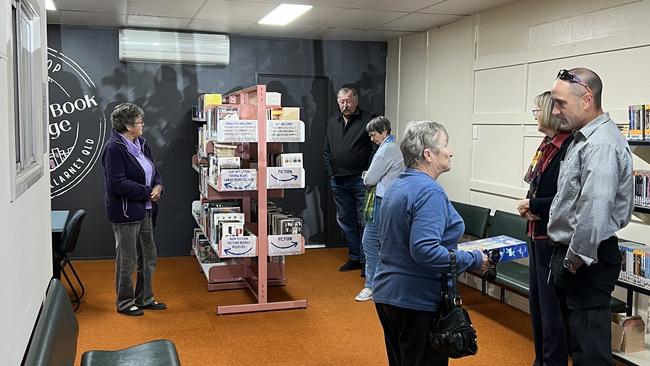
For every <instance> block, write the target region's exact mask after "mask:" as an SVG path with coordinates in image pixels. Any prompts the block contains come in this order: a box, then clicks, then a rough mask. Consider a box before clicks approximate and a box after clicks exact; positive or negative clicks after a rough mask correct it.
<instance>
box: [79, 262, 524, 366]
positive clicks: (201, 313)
mask: <svg viewBox="0 0 650 366" xmlns="http://www.w3.org/2000/svg"><path fill="white" fill-rule="evenodd" d="M345 256H346V251H345V250H344V249H315V250H308V251H307V253H306V254H305V255H303V256H296V257H288V259H287V277H288V281H289V283H288V285H287V286H285V287H282V288H272V289H271V290H270V296H269V297H270V300H271V301H272V300H274V299H275V300H281V299H282V300H284V299H289V298H294V299H307V300H308V301H309V307H308V308H307V309H306V310H288V311H275V312H265V313H251V314H235V315H224V316H218V315H216V314H215V307H216V306H217V305H227V304H239V303H248V302H252V301H253V297H252V296H251V295H250V294H249V293H248V292H247V290H229V291H219V292H207V290H206V281H205V277H204V276H203V273H199V272H198V270H197V263H196V260H195V259H194V257H175V258H160V259H159V263H158V269H157V272H156V276H155V279H154V291H155V295H156V298H157V300H158V301H162V302H166V303H167V304H168V306H169V309H168V310H166V311H159V312H154V311H147V312H146V313H145V315H144V316H140V317H128V316H125V315H121V314H118V313H117V312H116V311H115V305H114V301H115V300H114V292H113V288H114V273H113V265H114V264H113V261H111V260H88V261H79V260H77V261H75V262H74V266H75V267H76V269H77V270H78V272H79V275H80V276H81V278H82V280H83V282H84V284H85V286H86V290H87V294H86V296H85V297H84V299H83V303H82V305H81V309H80V310H79V311H78V312H77V319H78V320H79V327H80V334H79V340H78V359H80V357H81V354H82V353H83V352H84V351H87V350H90V349H106V350H108V349H119V348H123V347H127V346H130V345H135V344H138V343H141V342H146V341H149V340H153V339H158V338H168V339H171V340H173V341H174V343H175V344H176V347H177V348H178V352H179V354H180V358H181V362H182V364H183V365H185V366H192V365H197V366H199V365H200V366H204V365H237V366H244V365H301V366H303V365H305V366H306V365H385V364H387V361H386V356H385V349H384V343H383V333H382V330H381V326H380V324H379V321H378V319H377V315H376V313H375V310H374V306H373V304H372V302H367V303H358V302H355V301H354V296H355V295H356V294H357V292H358V291H359V290H360V289H361V288H362V286H363V282H362V279H361V278H360V277H359V273H358V272H348V273H341V272H338V271H337V268H338V266H339V265H340V264H342V263H343V262H344V260H345ZM462 294H463V296H464V302H465V306H466V308H467V309H468V310H469V312H470V316H471V318H472V320H473V322H474V324H475V326H476V329H477V332H478V337H479V353H478V355H476V356H473V357H469V358H465V359H460V360H452V361H451V362H450V364H452V365H475V366H480V365H486V366H488V365H489V366H494V365H530V364H531V363H532V361H533V344H532V341H531V332H530V325H529V317H528V315H527V314H526V313H524V312H521V311H519V310H517V309H515V308H513V307H511V306H508V305H505V304H501V303H499V302H498V301H497V300H496V299H493V298H490V297H488V296H481V294H480V292H479V291H476V290H474V289H470V288H467V287H463V289H462Z"/></svg>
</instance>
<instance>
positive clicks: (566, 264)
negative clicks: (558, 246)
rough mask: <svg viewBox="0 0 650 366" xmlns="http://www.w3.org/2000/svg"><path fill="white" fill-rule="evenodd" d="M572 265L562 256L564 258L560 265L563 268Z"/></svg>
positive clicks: (568, 267)
mask: <svg viewBox="0 0 650 366" xmlns="http://www.w3.org/2000/svg"><path fill="white" fill-rule="evenodd" d="M572 265H573V263H571V261H570V260H569V258H564V260H563V261H562V267H564V268H565V269H570V268H571V266H572Z"/></svg>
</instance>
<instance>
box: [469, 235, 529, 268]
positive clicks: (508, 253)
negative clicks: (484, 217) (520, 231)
mask: <svg viewBox="0 0 650 366" xmlns="http://www.w3.org/2000/svg"><path fill="white" fill-rule="evenodd" d="M475 249H480V250H488V251H490V250H498V251H499V253H501V259H500V262H508V261H511V260H515V259H521V258H526V257H528V245H527V244H526V242H525V241H521V240H519V239H515V238H511V237H509V236H506V235H499V236H493V237H491V238H485V239H479V240H474V241H468V242H464V243H458V250H465V251H472V250H475Z"/></svg>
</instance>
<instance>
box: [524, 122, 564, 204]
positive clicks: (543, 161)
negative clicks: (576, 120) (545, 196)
mask: <svg viewBox="0 0 650 366" xmlns="http://www.w3.org/2000/svg"><path fill="white" fill-rule="evenodd" d="M569 136H571V133H569V132H560V133H558V134H557V135H555V136H554V137H553V138H550V137H548V136H546V137H544V140H543V141H542V143H541V144H540V145H539V147H538V148H537V151H536V152H535V155H533V160H532V161H531V162H530V166H529V167H528V171H527V172H526V175H525V176H524V181H525V182H526V183H528V184H530V189H529V190H528V195H527V197H529V198H531V197H532V198H534V197H536V195H537V188H538V185H539V178H540V177H541V176H542V173H543V172H544V170H546V168H547V167H548V166H549V164H551V161H553V157H554V156H555V154H557V153H558V151H560V148H561V147H562V144H563V143H564V141H565V140H566V139H567V138H569Z"/></svg>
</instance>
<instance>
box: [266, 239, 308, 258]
mask: <svg viewBox="0 0 650 366" xmlns="http://www.w3.org/2000/svg"><path fill="white" fill-rule="evenodd" d="M303 253H305V242H304V240H303V238H302V235H300V234H292V235H269V255H271V256H273V255H300V254H303Z"/></svg>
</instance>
